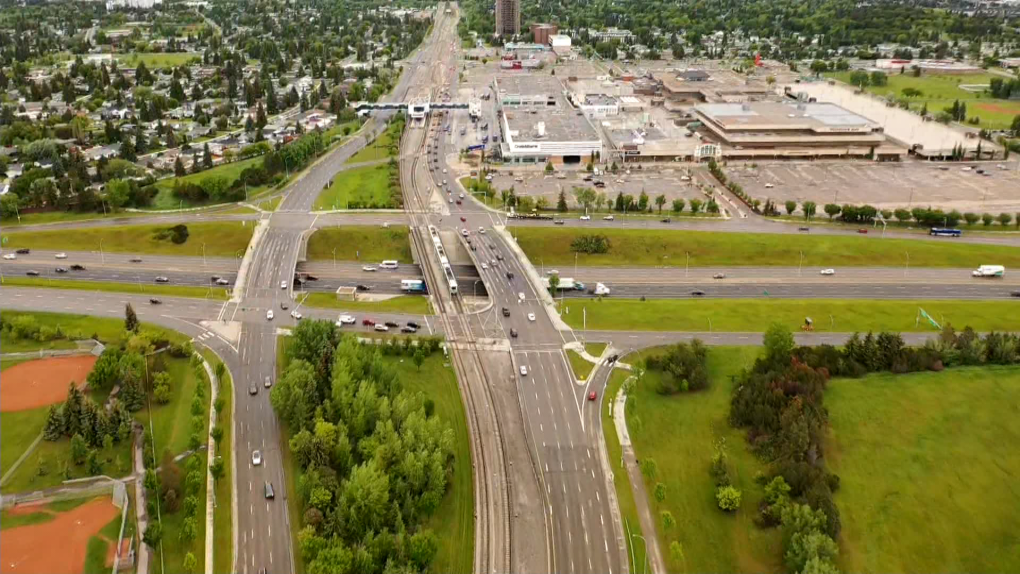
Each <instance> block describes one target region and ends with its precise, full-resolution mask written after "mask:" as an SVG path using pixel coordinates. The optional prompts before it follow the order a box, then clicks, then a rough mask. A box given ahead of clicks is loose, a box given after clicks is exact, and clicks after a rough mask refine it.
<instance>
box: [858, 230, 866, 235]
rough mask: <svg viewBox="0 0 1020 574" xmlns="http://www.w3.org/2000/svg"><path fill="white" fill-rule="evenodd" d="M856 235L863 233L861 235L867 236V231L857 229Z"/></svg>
mask: <svg viewBox="0 0 1020 574" xmlns="http://www.w3.org/2000/svg"><path fill="white" fill-rule="evenodd" d="M857 233H863V234H865V235H867V234H868V230H867V229H858V230H857Z"/></svg>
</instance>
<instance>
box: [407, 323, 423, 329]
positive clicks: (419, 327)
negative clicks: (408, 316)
mask: <svg viewBox="0 0 1020 574" xmlns="http://www.w3.org/2000/svg"><path fill="white" fill-rule="evenodd" d="M407 326H408V327H412V328H414V329H421V325H419V324H418V323H417V322H416V321H408V322H407Z"/></svg>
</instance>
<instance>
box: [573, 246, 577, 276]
mask: <svg viewBox="0 0 1020 574" xmlns="http://www.w3.org/2000/svg"><path fill="white" fill-rule="evenodd" d="M574 277H575V278H576V277H577V251H575V252H574Z"/></svg>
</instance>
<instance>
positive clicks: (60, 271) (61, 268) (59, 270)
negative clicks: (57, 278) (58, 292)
mask: <svg viewBox="0 0 1020 574" xmlns="http://www.w3.org/2000/svg"><path fill="white" fill-rule="evenodd" d="M56 272H57V273H67V267H57V269H56Z"/></svg>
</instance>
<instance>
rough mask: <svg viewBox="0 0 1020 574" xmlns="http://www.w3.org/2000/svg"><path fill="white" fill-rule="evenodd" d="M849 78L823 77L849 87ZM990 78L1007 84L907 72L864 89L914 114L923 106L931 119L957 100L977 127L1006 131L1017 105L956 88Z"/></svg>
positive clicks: (981, 77) (844, 74) (844, 75)
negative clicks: (912, 93)
mask: <svg viewBox="0 0 1020 574" xmlns="http://www.w3.org/2000/svg"><path fill="white" fill-rule="evenodd" d="M897 72H898V71H897ZM850 74H851V72H835V73H832V74H826V75H827V76H830V77H833V78H836V79H838V80H840V81H842V82H846V83H848V84H849V83H850ZM993 78H999V79H1001V80H1004V81H1009V78H1004V77H1003V76H997V75H994V74H965V75H956V74H952V75H949V74H946V75H930V74H922V75H921V76H919V77H916V78H915V77H914V75H913V74H912V73H911V72H910V70H909V69H908V70H907V73H906V74H899V73H891V74H889V75H888V83H887V84H886V85H885V86H868V87H867V88H865V89H866V90H867V91H868V92H870V93H872V94H876V95H879V96H883V97H891V98H893V99H896V100H901V99H902V100H905V101H908V102H910V109H912V110H915V111H920V109H921V107H922V106H924V105H927V106H928V113H930V114H932V115H937V114H938V113H939V112H941V111H942V110H944V109H945V108H946V107H949V106H952V105H953V102H954V101H956V100H960V103H964V104H967V117H968V118H972V117H974V116H977V117H978V118H980V119H981V124H980V126H981V127H986V128H999V129H1003V128H1005V129H1008V128H1009V126H1010V124H1011V123H1012V121H1013V118H1014V117H1015V116H1016V115H1017V114H1020V102H1017V101H1013V100H998V99H995V98H993V97H992V96H991V95H989V94H988V93H985V91H983V90H979V91H968V90H964V89H962V88H960V86H961V85H975V84H985V85H987V84H988V83H989V82H990V81H991V80H992V79H993ZM905 88H914V89H916V90H920V91H921V92H922V94H921V95H920V96H916V97H912V98H906V97H904V96H903V90H904V89H905Z"/></svg>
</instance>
